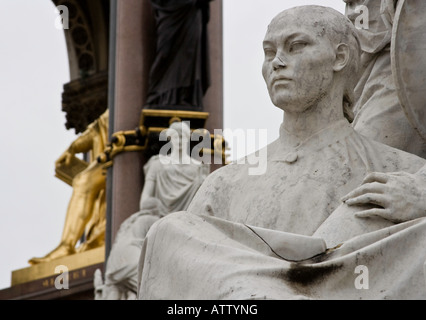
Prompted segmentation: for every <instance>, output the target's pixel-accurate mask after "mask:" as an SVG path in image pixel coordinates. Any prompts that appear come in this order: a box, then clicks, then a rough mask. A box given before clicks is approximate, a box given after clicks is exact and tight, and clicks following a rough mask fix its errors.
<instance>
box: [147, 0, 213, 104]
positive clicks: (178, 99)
mask: <svg viewBox="0 0 426 320" xmlns="http://www.w3.org/2000/svg"><path fill="white" fill-rule="evenodd" d="M210 1H212V0H151V3H152V6H153V9H154V11H155V20H156V28H157V50H156V58H155V60H154V63H153V65H152V67H151V70H150V78H149V92H148V96H147V100H146V106H145V107H146V108H148V109H171V110H191V111H202V110H203V101H202V100H203V96H204V94H205V93H206V91H207V89H208V87H209V85H210V74H209V73H210V71H209V61H208V60H209V59H208V41H207V23H208V21H209V15H210V4H209V3H210Z"/></svg>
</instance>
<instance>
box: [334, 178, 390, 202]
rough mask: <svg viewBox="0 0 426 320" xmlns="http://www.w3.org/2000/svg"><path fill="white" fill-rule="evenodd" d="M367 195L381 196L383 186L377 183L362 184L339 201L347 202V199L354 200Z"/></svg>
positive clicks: (383, 189)
mask: <svg viewBox="0 0 426 320" xmlns="http://www.w3.org/2000/svg"><path fill="white" fill-rule="evenodd" d="M367 193H378V194H383V193H385V185H384V184H382V183H379V182H373V183H367V184H363V185H361V186H359V187H358V188H356V189H355V190H353V191H351V192H350V193H348V194H347V195H346V196H344V197H343V198H342V199H341V200H342V201H343V202H347V201H348V200H349V199H352V198H356V197H359V196H361V195H364V194H367Z"/></svg>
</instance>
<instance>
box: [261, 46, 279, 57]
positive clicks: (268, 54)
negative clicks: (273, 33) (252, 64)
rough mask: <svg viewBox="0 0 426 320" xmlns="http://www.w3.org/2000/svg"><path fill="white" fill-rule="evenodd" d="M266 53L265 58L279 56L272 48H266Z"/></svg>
mask: <svg viewBox="0 0 426 320" xmlns="http://www.w3.org/2000/svg"><path fill="white" fill-rule="evenodd" d="M264 52H265V58H272V59H273V58H274V57H275V55H276V54H277V52H276V51H275V50H274V49H271V48H265V49H264Z"/></svg>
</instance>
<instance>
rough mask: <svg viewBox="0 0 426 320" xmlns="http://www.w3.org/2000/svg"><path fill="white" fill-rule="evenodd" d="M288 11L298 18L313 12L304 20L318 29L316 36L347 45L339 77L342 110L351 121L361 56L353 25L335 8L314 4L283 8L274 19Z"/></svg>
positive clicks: (336, 43)
mask: <svg viewBox="0 0 426 320" xmlns="http://www.w3.org/2000/svg"><path fill="white" fill-rule="evenodd" d="M289 11H293V14H294V15H295V16H300V19H303V15H304V14H306V11H309V12H312V13H314V14H313V15H312V17H314V18H313V19H312V20H311V21H309V20H306V23H312V26H313V27H315V28H317V29H318V36H320V37H323V36H326V37H327V38H328V39H329V40H330V42H331V43H333V44H335V45H339V44H342V43H344V44H346V45H347V46H348V47H349V51H350V58H349V61H348V64H347V66H346V67H345V68H344V69H343V70H342V72H341V79H342V81H345V83H346V86H345V89H344V90H345V91H344V97H343V112H344V114H345V117H346V118H347V119H348V120H349V121H352V120H353V111H352V108H353V104H354V103H355V101H354V89H355V86H356V84H357V83H358V80H359V71H360V56H361V45H360V41H359V38H358V34H357V31H356V29H355V26H354V25H353V24H352V22H351V21H350V20H349V19H348V18H347V17H346V16H345V15H343V14H342V13H340V12H338V11H337V10H335V9H333V8H329V7H323V6H316V5H308V6H299V7H294V8H291V9H288V10H285V11H283V12H281V13H280V14H279V15H278V16H277V17H276V18H275V19H280V16H281V15H282V14H284V13H288V12H289Z"/></svg>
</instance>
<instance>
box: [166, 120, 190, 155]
mask: <svg viewBox="0 0 426 320" xmlns="http://www.w3.org/2000/svg"><path fill="white" fill-rule="evenodd" d="M166 135H167V137H169V138H170V141H171V144H172V147H173V148H177V149H178V150H182V148H183V146H184V145H185V146H186V145H189V141H191V129H190V127H189V126H188V125H187V124H186V122H173V123H172V124H171V125H170V126H169V128H168V129H167V131H166Z"/></svg>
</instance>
